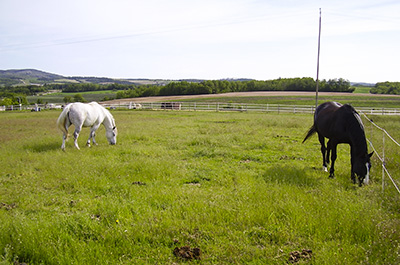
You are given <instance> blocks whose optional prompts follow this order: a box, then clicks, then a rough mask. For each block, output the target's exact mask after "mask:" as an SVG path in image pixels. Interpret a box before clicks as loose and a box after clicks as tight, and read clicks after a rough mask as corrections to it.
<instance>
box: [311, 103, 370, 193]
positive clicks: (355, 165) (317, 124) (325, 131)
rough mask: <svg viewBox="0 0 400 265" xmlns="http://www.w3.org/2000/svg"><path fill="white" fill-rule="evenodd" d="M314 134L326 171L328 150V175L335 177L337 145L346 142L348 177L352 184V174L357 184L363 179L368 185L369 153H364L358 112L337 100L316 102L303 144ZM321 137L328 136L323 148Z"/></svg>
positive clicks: (363, 138)
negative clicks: (317, 104)
mask: <svg viewBox="0 0 400 265" xmlns="http://www.w3.org/2000/svg"><path fill="white" fill-rule="evenodd" d="M314 133H318V139H319V142H320V143H321V153H322V158H323V167H324V169H325V171H327V165H328V164H329V153H330V152H331V151H332V155H331V159H332V165H331V169H330V174H329V177H331V178H333V177H334V176H335V173H334V172H335V168H334V166H335V160H336V157H337V154H336V149H337V145H338V144H341V143H345V144H349V145H350V152H351V179H352V180H353V183H356V177H355V175H357V176H358V180H359V184H360V186H361V185H362V183H363V182H364V183H365V184H368V181H369V170H370V168H371V162H370V158H371V156H372V154H373V152H372V153H370V154H368V148H367V141H366V139H365V133H364V125H363V124H362V121H361V118H360V115H359V114H358V113H357V111H356V110H355V109H354V108H353V107H352V106H350V105H348V104H345V105H342V104H340V103H337V102H325V103H323V104H321V105H319V106H318V107H317V109H316V110H315V113H314V124H313V126H311V128H310V130H309V131H308V133H307V135H306V137H305V138H304V140H303V143H304V142H305V141H306V140H307V139H308V138H309V137H311V136H312V135H313V134H314ZM325 138H328V139H329V140H328V144H327V147H325Z"/></svg>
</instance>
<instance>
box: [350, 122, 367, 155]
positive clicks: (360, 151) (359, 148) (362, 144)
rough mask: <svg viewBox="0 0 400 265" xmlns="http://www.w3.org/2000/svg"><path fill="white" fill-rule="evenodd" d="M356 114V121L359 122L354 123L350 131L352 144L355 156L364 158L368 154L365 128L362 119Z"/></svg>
mask: <svg viewBox="0 0 400 265" xmlns="http://www.w3.org/2000/svg"><path fill="white" fill-rule="evenodd" d="M356 115H357V114H354V119H355V120H356V121H357V122H352V123H351V124H352V126H351V127H350V128H349V129H350V130H349V131H350V139H351V142H352V153H353V155H355V156H362V155H364V154H366V153H368V150H367V149H368V148H367V140H366V138H365V132H364V126H363V125H362V123H361V121H360V119H359V118H358V117H357V116H356Z"/></svg>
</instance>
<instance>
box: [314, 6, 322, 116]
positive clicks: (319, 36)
mask: <svg viewBox="0 0 400 265" xmlns="http://www.w3.org/2000/svg"><path fill="white" fill-rule="evenodd" d="M320 43H321V8H320V9H319V33H318V56H317V87H316V89H315V109H316V108H317V107H318V89H319V51H320Z"/></svg>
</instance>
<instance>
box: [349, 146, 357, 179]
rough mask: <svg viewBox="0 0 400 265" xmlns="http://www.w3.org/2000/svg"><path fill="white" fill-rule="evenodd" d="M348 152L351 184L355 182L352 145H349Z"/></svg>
mask: <svg viewBox="0 0 400 265" xmlns="http://www.w3.org/2000/svg"><path fill="white" fill-rule="evenodd" d="M350 154H351V158H350V164H351V180H352V181H353V184H356V174H355V173H354V167H353V165H354V159H353V148H352V146H350Z"/></svg>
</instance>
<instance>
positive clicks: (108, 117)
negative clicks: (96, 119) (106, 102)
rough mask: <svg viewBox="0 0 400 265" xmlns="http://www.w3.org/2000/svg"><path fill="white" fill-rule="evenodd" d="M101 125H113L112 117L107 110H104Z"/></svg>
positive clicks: (106, 126)
mask: <svg viewBox="0 0 400 265" xmlns="http://www.w3.org/2000/svg"><path fill="white" fill-rule="evenodd" d="M103 125H104V127H105V128H106V129H112V128H114V126H115V122H114V118H113V117H112V116H111V114H110V113H107V111H104V120H103Z"/></svg>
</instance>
